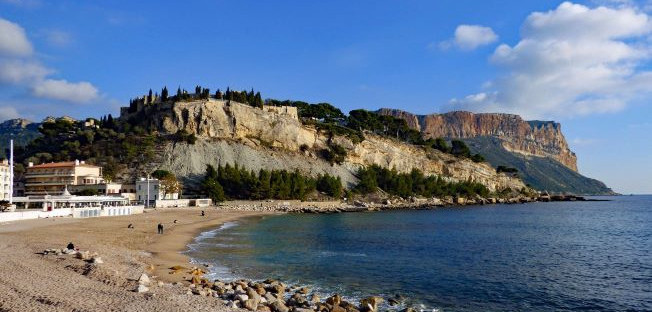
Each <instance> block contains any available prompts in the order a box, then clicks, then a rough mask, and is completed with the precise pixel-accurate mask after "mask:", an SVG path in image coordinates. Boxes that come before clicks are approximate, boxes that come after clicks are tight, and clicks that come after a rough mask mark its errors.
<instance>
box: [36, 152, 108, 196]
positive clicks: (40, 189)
mask: <svg viewBox="0 0 652 312" xmlns="http://www.w3.org/2000/svg"><path fill="white" fill-rule="evenodd" d="M102 183H104V179H103V178H102V167H98V166H93V165H89V164H86V163H85V162H84V161H79V160H75V161H68V162H56V163H46V164H40V165H34V164H33V163H29V164H28V166H27V168H26V169H25V196H40V195H62V194H64V192H65V191H66V190H67V188H68V187H74V186H77V185H96V184H102Z"/></svg>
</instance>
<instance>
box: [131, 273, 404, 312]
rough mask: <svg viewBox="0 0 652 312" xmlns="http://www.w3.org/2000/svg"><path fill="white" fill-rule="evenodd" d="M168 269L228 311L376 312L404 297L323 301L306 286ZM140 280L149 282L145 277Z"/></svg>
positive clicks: (196, 292) (400, 302) (401, 301)
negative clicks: (187, 278) (215, 277)
mask: <svg viewBox="0 0 652 312" xmlns="http://www.w3.org/2000/svg"><path fill="white" fill-rule="evenodd" d="M170 270H171V271H173V272H176V271H181V270H187V273H190V274H192V278H191V281H190V282H191V283H190V285H188V290H187V294H194V295H197V296H205V297H213V298H216V300H221V301H222V303H224V305H226V306H227V308H230V309H245V310H249V311H261V312H375V311H378V310H379V309H380V308H381V307H399V306H403V304H404V301H405V297H404V296H402V295H398V294H397V295H395V296H393V297H389V298H382V297H379V296H370V297H366V298H363V299H361V300H360V301H359V302H358V303H357V304H355V303H352V302H349V301H346V300H345V299H344V298H342V296H340V295H339V294H333V295H332V296H330V297H328V298H325V299H323V300H322V298H320V296H319V295H318V294H317V293H316V292H314V291H313V290H312V289H310V288H309V287H306V286H299V285H292V286H290V285H287V284H285V283H283V282H281V281H277V280H272V279H267V280H264V281H252V280H245V279H240V280H237V281H230V282H226V281H220V280H214V281H209V280H208V279H206V278H204V277H203V274H204V272H203V271H202V270H201V269H199V268H196V267H195V268H190V269H186V268H183V267H179V266H176V267H171V268H170ZM141 279H144V280H146V281H148V282H149V279H148V278H147V276H146V275H144V278H141ZM396 310H399V309H396ZM400 311H402V312H415V311H417V310H416V309H415V308H413V307H402V308H401V309H400Z"/></svg>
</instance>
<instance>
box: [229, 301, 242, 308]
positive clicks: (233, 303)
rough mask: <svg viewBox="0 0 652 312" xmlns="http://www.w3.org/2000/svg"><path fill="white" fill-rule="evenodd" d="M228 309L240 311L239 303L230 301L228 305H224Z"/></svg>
mask: <svg viewBox="0 0 652 312" xmlns="http://www.w3.org/2000/svg"><path fill="white" fill-rule="evenodd" d="M226 306H227V307H228V308H229V309H240V303H239V302H237V301H230V302H229V304H227V305H226Z"/></svg>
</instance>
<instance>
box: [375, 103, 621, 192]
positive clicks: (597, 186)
mask: <svg viewBox="0 0 652 312" xmlns="http://www.w3.org/2000/svg"><path fill="white" fill-rule="evenodd" d="M378 113H380V114H383V115H390V116H394V117H398V118H401V119H404V120H405V121H406V122H407V124H408V126H410V127H411V128H413V129H416V130H418V131H420V132H421V134H422V135H423V136H424V137H426V138H438V137H443V138H451V139H462V140H463V141H465V142H466V143H467V144H468V145H469V147H470V148H471V150H472V152H474V153H480V154H482V155H483V156H484V157H485V158H486V160H487V161H488V162H489V163H490V164H492V165H493V166H494V167H497V166H508V167H514V168H516V169H518V171H519V175H520V177H521V178H522V179H523V181H524V182H525V183H527V184H529V185H531V186H532V187H533V188H535V189H537V190H542V191H543V190H546V191H549V192H555V193H563V192H568V193H575V194H596V195H597V194H613V191H612V190H611V189H609V188H608V187H607V186H606V185H605V184H604V183H602V182H600V181H598V180H595V179H591V178H587V177H585V176H582V175H581V174H579V173H578V172H577V158H576V156H575V154H574V153H573V152H572V151H571V150H570V149H569V147H568V143H567V142H566V139H565V138H564V135H563V133H562V132H561V125H560V124H559V123H555V122H552V121H525V120H523V119H522V118H521V117H520V116H517V115H511V114H474V113H470V112H450V113H445V114H431V115H414V114H411V113H408V112H405V111H401V110H396V109H381V110H379V111H378Z"/></svg>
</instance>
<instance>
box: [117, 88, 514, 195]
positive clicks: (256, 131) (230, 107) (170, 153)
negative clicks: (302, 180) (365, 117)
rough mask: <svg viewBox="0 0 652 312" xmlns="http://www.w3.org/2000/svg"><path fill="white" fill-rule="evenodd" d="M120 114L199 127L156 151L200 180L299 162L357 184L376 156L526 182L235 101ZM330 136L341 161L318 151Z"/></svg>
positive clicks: (501, 185)
mask: <svg viewBox="0 0 652 312" xmlns="http://www.w3.org/2000/svg"><path fill="white" fill-rule="evenodd" d="M143 116H147V118H142V117H143ZM121 118H124V119H126V120H132V121H133V120H140V122H141V123H143V124H145V125H147V126H148V127H150V128H153V129H158V131H159V132H160V133H162V134H169V135H172V134H175V133H178V132H179V131H185V132H187V133H190V134H194V135H195V136H196V137H197V141H196V142H195V144H188V143H184V142H168V143H166V144H165V145H164V146H161V147H160V149H161V152H160V153H158V154H159V160H158V162H159V163H160V166H161V167H162V168H165V169H168V170H171V171H173V172H175V173H176V174H177V175H179V176H181V177H182V178H184V181H185V182H186V183H188V184H193V183H196V182H197V181H199V179H200V178H201V177H202V176H203V174H204V170H205V169H206V165H208V164H211V165H220V164H221V165H225V164H227V163H229V164H235V163H237V164H239V165H241V166H244V167H245V168H247V169H250V170H259V169H261V168H265V169H288V170H295V169H297V170H300V171H301V172H304V173H307V174H311V175H317V174H319V173H329V174H331V175H337V176H340V177H341V178H342V181H343V183H344V184H345V185H348V186H352V185H353V184H354V183H356V181H357V178H356V177H355V172H356V171H357V170H358V169H359V168H360V167H362V166H369V165H372V164H376V165H379V166H381V167H386V168H395V169H396V170H398V171H399V172H409V171H411V170H412V169H413V168H417V169H420V170H422V171H423V172H424V174H427V175H433V174H435V175H440V176H442V177H444V178H446V179H448V180H450V181H468V180H470V181H474V182H479V183H482V184H484V185H485V186H486V187H487V188H489V189H490V190H492V191H493V190H502V189H505V188H511V189H513V190H520V189H522V188H523V187H525V184H524V183H523V182H522V181H521V180H520V179H518V178H514V177H512V176H509V175H506V174H503V173H496V170H495V169H494V168H493V167H491V166H490V165H489V164H486V163H474V162H472V161H470V160H467V159H460V158H456V157H453V156H451V155H449V154H445V153H442V152H439V151H436V150H433V149H429V148H423V147H419V146H414V145H410V144H406V143H403V142H400V141H397V140H394V139H389V138H384V137H380V136H377V135H373V134H371V133H365V139H364V140H363V141H362V142H359V143H356V144H354V143H353V142H352V141H351V140H349V139H348V138H346V137H344V136H329V135H328V134H327V133H324V132H321V131H319V130H318V129H316V128H315V127H313V126H310V125H304V124H302V123H301V121H299V120H298V119H297V118H296V116H295V115H293V114H287V113H283V112H281V111H277V110H273V109H266V108H263V109H260V108H255V107H251V106H249V105H246V104H241V103H237V102H232V101H231V102H227V101H222V100H215V99H210V100H201V101H190V102H175V103H162V104H159V105H151V106H144V107H143V108H142V109H141V110H139V111H137V112H132V113H129V114H123V115H122V116H121ZM329 142H334V143H336V144H339V145H341V146H343V147H344V148H345V149H346V150H347V156H346V158H345V160H344V162H342V163H341V164H331V163H329V162H327V161H325V160H324V159H322V158H321V157H320V156H319V155H320V151H321V150H323V149H327V148H328V145H329Z"/></svg>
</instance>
